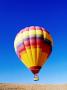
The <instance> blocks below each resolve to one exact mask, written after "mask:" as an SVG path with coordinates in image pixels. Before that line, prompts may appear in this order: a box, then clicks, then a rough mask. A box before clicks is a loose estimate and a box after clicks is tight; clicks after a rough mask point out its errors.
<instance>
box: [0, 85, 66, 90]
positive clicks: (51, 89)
mask: <svg viewBox="0 0 67 90" xmlns="http://www.w3.org/2000/svg"><path fill="white" fill-rule="evenodd" d="M0 90H67V84H62V85H61V84H57V85H55V84H53V85H51V84H48V85H47V84H45V85H44V84H23V85H18V84H4V83H0Z"/></svg>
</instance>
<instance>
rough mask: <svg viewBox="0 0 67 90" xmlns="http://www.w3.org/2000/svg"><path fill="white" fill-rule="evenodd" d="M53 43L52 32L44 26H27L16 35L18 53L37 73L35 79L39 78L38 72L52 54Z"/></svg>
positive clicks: (15, 42)
mask: <svg viewBox="0 0 67 90" xmlns="http://www.w3.org/2000/svg"><path fill="white" fill-rule="evenodd" d="M52 44H53V41H52V37H51V35H50V33H49V32H48V31H47V30H46V29H45V28H43V27H39V26H30V27H26V28H24V29H22V30H21V31H20V32H19V33H18V34H17V35H16V38H15V41H14V47H15V51H16V54H17V55H18V57H19V58H20V60H21V61H22V62H23V63H24V65H25V66H26V67H27V68H29V69H30V70H31V71H32V73H33V74H34V75H35V79H34V80H38V78H37V74H38V72H39V71H40V69H41V67H42V66H43V64H44V63H45V62H46V60H47V58H48V57H49V55H50V53H51V51H52Z"/></svg>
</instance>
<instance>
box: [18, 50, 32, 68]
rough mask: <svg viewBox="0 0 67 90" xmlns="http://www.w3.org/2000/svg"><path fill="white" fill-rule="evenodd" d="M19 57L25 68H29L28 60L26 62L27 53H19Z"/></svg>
mask: <svg viewBox="0 0 67 90" xmlns="http://www.w3.org/2000/svg"><path fill="white" fill-rule="evenodd" d="M20 56H21V61H22V62H23V63H24V65H25V66H26V67H28V68H29V67H30V66H31V64H30V63H29V60H28V58H27V57H28V55H27V53H26V51H24V52H21V53H20Z"/></svg>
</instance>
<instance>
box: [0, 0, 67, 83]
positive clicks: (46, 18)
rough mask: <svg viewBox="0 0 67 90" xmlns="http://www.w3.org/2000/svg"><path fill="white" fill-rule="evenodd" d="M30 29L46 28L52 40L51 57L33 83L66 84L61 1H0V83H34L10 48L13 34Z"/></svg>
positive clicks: (66, 38) (66, 23) (66, 18)
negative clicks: (28, 27)
mask: <svg viewBox="0 0 67 90" xmlns="http://www.w3.org/2000/svg"><path fill="white" fill-rule="evenodd" d="M31 25H35V26H36V25H38V26H43V27H46V28H47V29H48V31H49V32H50V34H51V35H52V37H53V40H54V46H53V51H52V54H51V56H50V57H49V59H48V61H47V62H46V64H45V65H44V66H43V68H42V69H41V71H40V73H39V76H40V80H39V81H38V82H37V83H67V2H66V1H64V0H60V1H59V0H40V1H39V0H37V1H36V0H14V1H12V0H11V1H8V0H2V1H0V42H1V43H0V82H6V83H35V82H34V81H33V74H32V73H31V72H30V71H29V70H28V69H27V68H26V67H25V66H24V65H23V64H22V63H21V61H20V60H19V59H18V57H17V56H16V54H15V51H14V46H13V45H14V39H15V36H16V34H17V33H18V32H19V31H20V30H21V29H22V28H24V27H26V26H31Z"/></svg>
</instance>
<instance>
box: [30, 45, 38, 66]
mask: <svg viewBox="0 0 67 90" xmlns="http://www.w3.org/2000/svg"><path fill="white" fill-rule="evenodd" d="M36 50H37V49H36V48H34V47H32V46H31V52H32V59H33V66H36V57H37V54H36V52H37V51H36Z"/></svg>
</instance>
